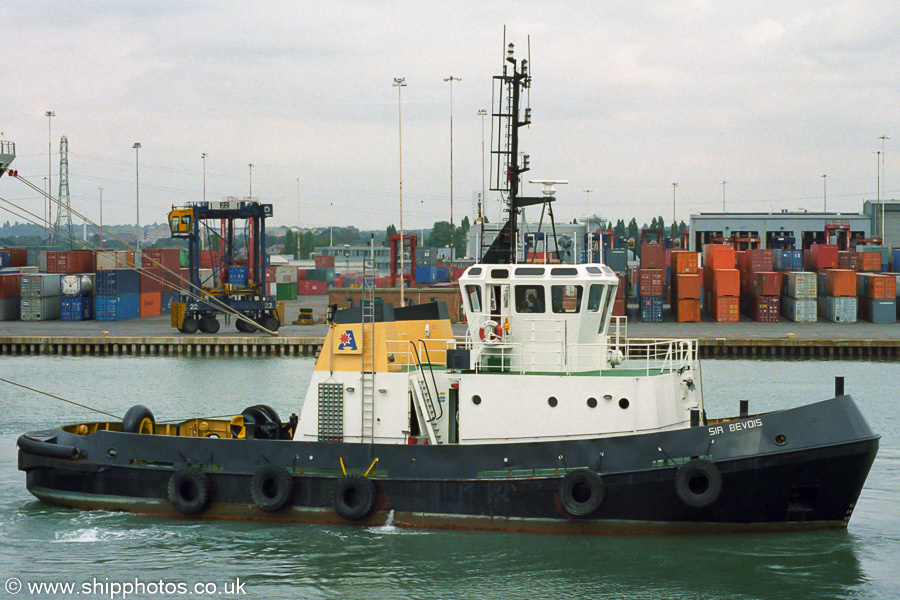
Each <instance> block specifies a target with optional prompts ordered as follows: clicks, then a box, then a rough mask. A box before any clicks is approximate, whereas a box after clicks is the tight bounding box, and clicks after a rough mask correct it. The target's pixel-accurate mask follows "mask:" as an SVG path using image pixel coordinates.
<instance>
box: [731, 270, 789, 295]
mask: <svg viewBox="0 0 900 600" xmlns="http://www.w3.org/2000/svg"><path fill="white" fill-rule="evenodd" d="M741 291H742V292H743V293H744V294H745V295H753V296H777V295H779V294H780V293H781V273H779V272H778V271H744V272H742V273H741Z"/></svg>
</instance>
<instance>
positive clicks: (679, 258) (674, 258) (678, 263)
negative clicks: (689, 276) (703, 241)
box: [669, 250, 700, 275]
mask: <svg viewBox="0 0 900 600" xmlns="http://www.w3.org/2000/svg"><path fill="white" fill-rule="evenodd" d="M669 268H670V269H671V271H672V275H676V274H678V273H698V272H699V271H700V255H699V254H697V253H696V252H691V251H689V250H672V254H671V258H670V260H669Z"/></svg>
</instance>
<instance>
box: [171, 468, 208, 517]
mask: <svg viewBox="0 0 900 600" xmlns="http://www.w3.org/2000/svg"><path fill="white" fill-rule="evenodd" d="M168 496H169V502H171V503H172V506H174V507H175V509H176V510H178V512H180V513H182V514H185V515H195V514H197V513H199V512H200V511H201V510H203V509H204V508H206V505H207V504H208V503H209V500H210V498H211V497H212V483H211V482H210V480H209V477H208V476H207V475H206V473H204V472H203V471H201V470H200V469H195V468H194V467H185V468H183V469H178V470H177V471H175V473H173V474H172V476H171V477H170V478H169V489H168Z"/></svg>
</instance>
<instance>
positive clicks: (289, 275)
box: [267, 266, 306, 300]
mask: <svg viewBox="0 0 900 600" xmlns="http://www.w3.org/2000/svg"><path fill="white" fill-rule="evenodd" d="M300 273H303V277H304V278H305V277H306V271H300V272H298V270H297V267H287V266H281V267H275V273H274V281H273V285H272V286H271V289H270V290H267V291H270V294H269V295H271V296H275V298H276V299H277V300H294V299H296V298H297V292H298V289H299V288H298V287H297V281H298V279H299V277H298V276H299V274H300ZM291 290H293V292H292V291H291Z"/></svg>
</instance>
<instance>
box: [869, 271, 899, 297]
mask: <svg viewBox="0 0 900 600" xmlns="http://www.w3.org/2000/svg"><path fill="white" fill-rule="evenodd" d="M868 280H869V281H868V284H867V285H866V288H867V289H866V292H867V293H866V295H867V296H868V297H869V298H871V299H872V300H894V299H895V298H896V297H897V278H896V276H893V275H869V276H868Z"/></svg>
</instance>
